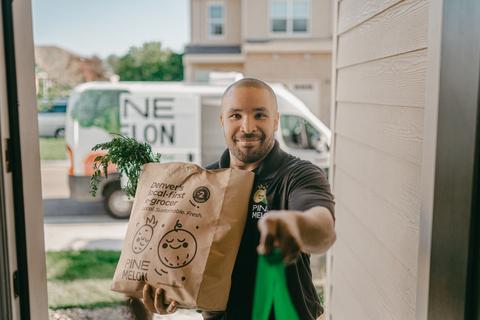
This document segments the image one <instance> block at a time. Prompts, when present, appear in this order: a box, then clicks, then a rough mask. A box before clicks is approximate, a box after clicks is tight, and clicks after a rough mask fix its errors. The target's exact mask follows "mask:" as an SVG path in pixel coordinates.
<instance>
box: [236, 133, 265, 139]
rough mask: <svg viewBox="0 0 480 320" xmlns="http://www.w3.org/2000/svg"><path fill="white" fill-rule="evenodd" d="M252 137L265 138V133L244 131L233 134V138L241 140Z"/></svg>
mask: <svg viewBox="0 0 480 320" xmlns="http://www.w3.org/2000/svg"><path fill="white" fill-rule="evenodd" d="M251 138H257V139H260V140H264V139H265V134H263V133H242V134H238V135H237V134H236V135H234V136H233V140H240V139H251Z"/></svg>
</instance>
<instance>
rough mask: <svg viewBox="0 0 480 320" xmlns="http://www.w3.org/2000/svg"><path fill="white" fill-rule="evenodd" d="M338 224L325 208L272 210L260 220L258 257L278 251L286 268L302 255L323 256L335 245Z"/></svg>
mask: <svg viewBox="0 0 480 320" xmlns="http://www.w3.org/2000/svg"><path fill="white" fill-rule="evenodd" d="M334 225H335V222H334V220H333V216H332V214H331V213H330V211H329V210H328V209H327V208H325V207H322V206H317V207H313V208H311V209H309V210H306V211H304V212H301V211H293V210H281V211H274V210H272V211H269V212H268V215H266V216H264V217H263V218H262V219H260V221H258V229H259V231H260V244H259V245H258V247H257V252H258V254H270V253H272V251H273V249H275V248H279V249H280V252H281V253H282V255H283V262H284V263H285V265H288V264H291V263H294V262H295V261H296V260H297V259H298V258H299V257H300V253H301V252H305V253H311V254H321V253H324V252H325V251H327V250H328V248H330V247H331V246H332V244H333V243H334V242H335V239H336V234H335V230H334Z"/></svg>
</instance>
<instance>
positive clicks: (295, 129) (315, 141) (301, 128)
mask: <svg viewBox="0 0 480 320" xmlns="http://www.w3.org/2000/svg"><path fill="white" fill-rule="evenodd" d="M280 126H281V130H282V136H283V141H284V142H285V144H286V145H287V146H289V147H291V148H296V149H311V150H317V151H318V152H328V150H329V147H328V142H327V137H326V136H325V135H324V134H322V133H321V132H320V131H318V130H317V128H315V127H314V126H313V125H312V124H311V123H310V122H308V120H307V119H305V118H302V117H298V116H291V115H283V116H280Z"/></svg>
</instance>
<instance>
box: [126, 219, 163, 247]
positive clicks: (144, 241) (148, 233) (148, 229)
mask: <svg viewBox="0 0 480 320" xmlns="http://www.w3.org/2000/svg"><path fill="white" fill-rule="evenodd" d="M157 222H158V221H156V220H155V216H152V218H147V223H145V224H144V225H143V226H141V227H140V228H139V229H138V231H137V233H136V234H135V237H134V238H133V243H132V250H133V252H134V253H140V252H142V251H143V250H145V249H146V248H147V246H148V244H149V243H150V240H152V236H153V228H155V226H156V225H157Z"/></svg>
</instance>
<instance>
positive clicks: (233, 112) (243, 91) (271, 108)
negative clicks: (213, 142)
mask: <svg viewBox="0 0 480 320" xmlns="http://www.w3.org/2000/svg"><path fill="white" fill-rule="evenodd" d="M278 118H279V115H278V112H277V104H276V99H275V97H274V96H273V94H272V93H271V92H269V91H268V90H267V89H263V88H260V89H258V88H254V87H236V88H232V89H231V90H230V92H228V93H227V95H226V96H225V97H224V99H223V103H222V114H221V115H220V119H221V121H222V129H223V133H224V134H225V141H226V143H227V146H228V149H229V150H230V153H231V154H232V155H233V156H234V157H235V158H236V159H237V160H238V161H240V162H241V163H243V164H252V163H255V162H257V161H260V160H263V158H265V156H266V155H267V154H268V152H270V150H271V149H272V148H273V145H274V141H275V131H277V129H278Z"/></svg>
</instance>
